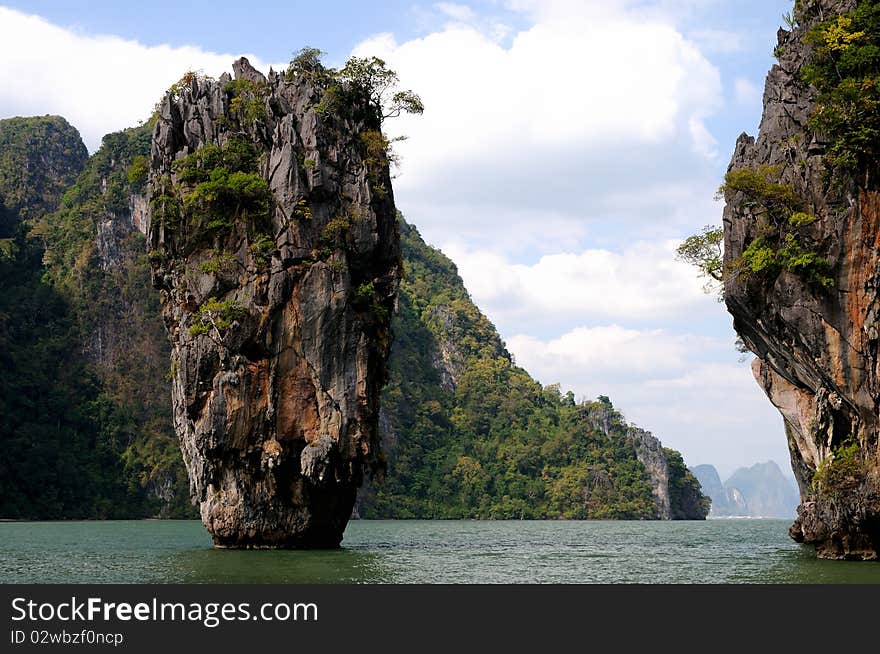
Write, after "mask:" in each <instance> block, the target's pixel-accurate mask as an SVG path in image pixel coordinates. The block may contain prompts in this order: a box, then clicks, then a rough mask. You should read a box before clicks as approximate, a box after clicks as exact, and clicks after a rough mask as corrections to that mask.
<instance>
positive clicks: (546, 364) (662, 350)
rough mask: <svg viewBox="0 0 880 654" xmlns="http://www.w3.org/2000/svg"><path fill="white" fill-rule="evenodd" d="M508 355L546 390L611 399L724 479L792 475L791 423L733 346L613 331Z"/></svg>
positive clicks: (519, 345) (517, 340)
mask: <svg viewBox="0 0 880 654" xmlns="http://www.w3.org/2000/svg"><path fill="white" fill-rule="evenodd" d="M507 345H508V347H509V349H510V350H511V352H512V353H513V354H514V356H515V358H516V362H517V364H519V365H521V366H523V367H524V368H526V369H527V370H529V371H530V372H531V373H532V374H533V375H535V376H536V377H537V378H538V379H540V380H541V381H542V382H544V383H560V384H561V385H562V388H563V389H571V390H573V391H574V392H575V394H576V395H577V396H578V397H582V398H588V399H592V398H595V397H597V396H598V395H608V396H610V397H611V399H612V401H613V402H614V404H615V406H616V407H617V408H618V409H619V410H621V412H622V413H623V414H624V415H625V416H626V417H627V419H628V420H630V421H632V422H634V423H636V424H638V425H640V426H642V427H645V428H646V429H649V430H650V431H652V432H653V433H654V434H655V435H656V436H657V437H658V438H660V439H661V440H662V441H663V443H664V445H666V446H668V447H673V448H675V449H678V450H680V451H681V452H682V453H683V454H684V455H685V460H686V461H687V463H688V465H697V464H700V463H712V464H714V465H715V466H716V467H717V468H718V469H719V471H720V472H721V475H722V476H726V475H729V474H730V473H731V472H733V470H734V469H735V468H737V467H740V466H746V465H752V464H753V463H754V462H755V461H757V460H765V459H773V460H775V461H777V462H778V463H779V464H780V465H781V466H782V467H783V468H785V467H786V466H787V465H788V451H787V447H786V443H785V434H784V431H783V429H782V420H781V418H780V417H779V414H778V412H777V411H776V410H775V409H773V407H772V406H771V405H770V403H769V402H768V401H767V398H766V397H765V396H764V394H763V392H762V391H761V390H760V389H759V387H758V385H757V384H756V383H755V380H754V379H753V377H752V375H751V371H750V369H749V366H748V365H745V364H737V363H735V362H734V360H735V357H736V354H735V352H733V344H732V342H729V341H725V340H723V339H713V338H705V337H698V336H693V335H688V334H676V333H672V332H668V331H664V330H644V331H640V330H633V329H625V328H623V327H619V326H617V325H613V326H603V327H593V328H578V329H575V330H573V331H571V332H568V333H566V334H563V335H562V336H560V337H559V338H555V339H550V340H547V341H542V340H540V339H536V338H534V337H532V336H514V337H513V338H510V339H508V341H507Z"/></svg>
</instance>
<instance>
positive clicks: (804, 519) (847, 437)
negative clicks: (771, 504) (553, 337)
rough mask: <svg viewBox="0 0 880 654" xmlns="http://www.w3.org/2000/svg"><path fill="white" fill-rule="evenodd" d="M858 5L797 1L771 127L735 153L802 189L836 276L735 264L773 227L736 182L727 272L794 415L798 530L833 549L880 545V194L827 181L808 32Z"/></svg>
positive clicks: (806, 230) (774, 87) (745, 333)
mask: <svg viewBox="0 0 880 654" xmlns="http://www.w3.org/2000/svg"><path fill="white" fill-rule="evenodd" d="M856 4H857V3H856V2H854V1H849V0H823V1H814V2H810V3H804V2H801V3H797V7H796V12H795V19H796V23H797V25H796V27H795V28H794V29H793V30H792V31H790V32H788V31H784V30H781V31H780V33H779V48H778V49H777V54H778V55H779V65H776V66H774V67H773V69H772V70H771V71H770V74H769V76H768V78H767V85H766V90H765V94H764V115H763V118H762V121H761V127H760V133H759V137H758V139H757V140H755V139H753V138H751V137H748V136H745V135H743V136H741V137H740V139H739V140H738V142H737V145H736V151H735V153H734V155H733V160H732V162H731V170H734V171H736V170H746V169H751V170H756V169H758V167H759V166H761V165H770V166H773V167H774V168H773V169H765V170H773V171H774V173H775V175H776V177H777V179H776V180H775V181H776V183H779V184H783V185H785V186H786V187H787V188H790V189H792V190H793V191H794V193H795V194H796V195H797V196H798V197H799V198H801V199H802V200H803V203H804V205H805V208H804V210H805V211H806V212H807V213H808V214H811V216H813V217H814V218H815V219H814V220H812V219H811V220H809V221H802V223H803V226H802V227H800V228H799V229H800V233H799V236H798V237H797V238H798V239H800V242H802V243H808V244H809V247H810V248H811V249H812V250H813V251H815V252H817V253H819V254H821V256H822V257H823V258H824V260H825V261H826V262H827V265H826V266H825V272H824V273H823V275H824V276H825V277H826V279H825V280H824V283H822V284H817V283H816V280H815V278H814V279H812V280H811V279H810V278H809V276H808V275H805V274H803V270H800V271H799V270H798V269H797V267H796V266H794V267H791V266H790V267H789V268H783V269H782V270H780V271H778V274H777V275H774V276H773V277H772V278H768V277H766V276H759V275H746V274H736V273H737V271H738V270H739V268H740V267H741V262H742V256H743V253H744V252H746V251H747V250H748V248H749V246H750V245H751V244H753V243H754V242H755V241H756V240H757V239H759V238H761V237H762V233H766V232H762V230H766V227H767V225H766V222H767V220H766V215H762V213H766V212H762V211H761V210H760V209H759V208H758V207H756V204H755V203H754V202H753V201H751V200H750V198H749V197H748V194H747V193H743V192H733V191H731V190H730V189H729V190H728V194H727V195H728V197H727V200H728V204H727V207H726V209H725V211H724V232H725V250H726V251H725V263H726V265H727V266H728V269H729V270H732V271H734V274H728V275H727V276H726V277H727V279H726V282H725V300H726V303H727V307H728V309H729V311H730V312H731V314H733V316H734V327H735V329H736V331H737V332H738V333H739V334H740V335H741V336H742V338H743V340H744V342H745V343H746V345H747V346H748V347H749V348H750V349H751V350H752V351H753V352H754V353H755V354H756V355H757V357H758V358H757V359H756V361H755V362H754V364H753V371H754V374H755V377H756V379H757V380H758V383H759V384H760V385H761V386H762V387H763V389H764V390H765V391H766V393H767V395H768V397H769V398H770V400H771V401H772V402H773V404H774V405H775V406H776V407H777V408H778V409H779V410H780V412H781V413H782V416H783V418H784V424H785V431H786V434H787V437H788V443H789V449H790V452H791V458H792V467H793V470H794V473H795V476H796V478H797V480H798V484H799V486H800V493H801V506H800V507H799V509H798V518H797V521H796V522H795V524H794V525H793V526H792V528H791V535H792V537H793V538H794V539H795V540H798V541H802V542H807V543H813V544H815V545H816V549H817V553H818V555H819V556H822V557H827V558H843V557H847V558H876V557H877V556H878V552H880V457H878V449H877V448H878V402H880V385H878V364H880V359H878V352H877V345H878V338H880V332H878V329H877V315H878V310H880V304H878V297H877V288H878V283H880V247H878V246H880V194H878V193H877V192H876V191H875V190H872V189H870V188H864V186H863V185H862V184H861V182H860V180H858V179H848V180H840V179H838V180H837V181H832V182H829V181H828V178H827V176H826V175H825V156H826V154H827V152H826V150H827V141H826V139H825V138H824V137H823V136H822V135H821V134H816V133H814V132H813V131H812V130H811V129H810V127H809V125H808V120H809V119H810V117H811V116H812V115H813V112H814V111H815V109H816V99H817V91H816V89H815V88H813V87H811V86H809V85H807V84H806V83H805V82H803V81H802V73H803V68H804V65H805V64H807V63H808V62H809V61H810V59H811V57H812V56H813V55H812V49H811V46H810V45H809V44H807V43H805V41H804V36H805V34H806V33H807V32H808V31H809V30H810V29H811V28H812V27H814V26H815V25H817V24H819V23H821V22H822V21H824V20H827V19H829V18H833V17H834V16H836V15H838V14H841V13H845V12H848V11H852V10H853V9H854V8H855V7H856ZM776 188H777V190H778V189H779V188H781V187H776ZM792 224H794V219H792ZM805 247H806V246H805Z"/></svg>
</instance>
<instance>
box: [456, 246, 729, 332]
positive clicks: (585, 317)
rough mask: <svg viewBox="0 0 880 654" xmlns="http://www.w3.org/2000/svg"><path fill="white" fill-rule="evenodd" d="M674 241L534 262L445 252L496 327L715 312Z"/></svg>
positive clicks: (488, 254) (560, 255)
mask: <svg viewBox="0 0 880 654" xmlns="http://www.w3.org/2000/svg"><path fill="white" fill-rule="evenodd" d="M674 247H675V243H674V242H665V243H659V244H657V243H647V242H637V243H634V244H633V245H631V246H630V247H628V248H626V249H625V250H624V251H623V252H620V253H618V252H612V251H610V250H605V249H591V250H586V251H583V252H579V253H565V252H563V253H556V254H548V255H544V256H542V257H540V258H539V259H538V260H537V261H536V262H534V263H532V264H524V263H516V262H512V261H510V260H509V259H508V258H507V257H505V256H504V255H503V254H499V253H495V252H491V251H486V250H480V251H470V250H467V249H465V248H462V247H460V246H456V245H455V244H450V245H447V246H445V247H444V250H445V251H446V252H448V253H449V254H450V256H451V257H452V259H453V261H455V262H456V263H457V264H458V268H459V272H460V273H461V276H462V278H463V279H464V280H465V282H466V284H467V286H468V289H469V290H470V292H471V294H472V295H473V297H474V299H475V301H476V302H477V305H478V306H480V307H481V308H483V310H484V311H486V313H487V314H488V315H489V316H490V317H491V318H492V319H493V320H495V321H496V322H498V323H499V324H501V325H502V327H506V326H512V325H517V326H518V327H519V329H522V330H526V329H539V328H541V327H542V326H548V325H553V324H572V323H575V324H577V323H580V324H584V323H588V322H589V321H592V320H596V319H600V320H603V319H611V320H615V321H623V322H627V323H633V322H643V321H645V320H648V321H658V320H663V319H666V320H669V319H674V318H676V317H677V316H680V315H682V314H684V313H690V314H692V315H695V314H698V313H700V312H701V311H705V310H707V309H708V310H711V311H717V308H716V307H715V306H714V305H715V304H716V303H715V302H714V300H713V299H712V298H709V297H707V296H706V295H705V294H704V293H703V291H702V283H701V281H700V280H699V279H698V278H697V277H696V276H695V275H694V272H693V270H692V269H691V268H690V267H689V266H688V265H686V264H683V263H680V262H678V261H676V260H675V257H674Z"/></svg>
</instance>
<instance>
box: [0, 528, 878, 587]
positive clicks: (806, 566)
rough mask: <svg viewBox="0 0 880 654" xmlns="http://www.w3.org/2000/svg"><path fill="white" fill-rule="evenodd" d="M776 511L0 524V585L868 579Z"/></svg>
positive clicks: (867, 567) (873, 571) (863, 568)
mask: <svg viewBox="0 0 880 654" xmlns="http://www.w3.org/2000/svg"><path fill="white" fill-rule="evenodd" d="M788 524H789V523H788V522H787V521H779V520H709V521H705V522H558V521H553V522H551V521H547V522H520V521H510V522H490V521H415V520H413V521H353V522H351V523H350V524H349V526H348V529H347V530H346V532H345V539H344V541H343V543H342V548H341V549H339V550H334V551H252V552H249V551H232V550H214V549H212V547H211V540H210V538H209V537H208V534H207V533H206V531H205V529H204V528H203V527H202V525H201V523H199V522H190V521H131V522H7V523H0V581H2V582H4V583H65V582H70V583H128V582H131V583H332V584H338V583H342V584H352V583H354V584H362V583H395V584H396V583H455V584H458V583H464V584H467V583H490V584H494V583H649V584H650V583H685V584H690V583H730V584H742V583H771V584H777V583H783V584H787V583H880V563H855V562H839V561H819V560H817V559H816V558H815V555H814V553H813V551H812V548H810V547H806V546H802V545H798V544H796V543H794V542H792V541H791V540H789V538H788V535H787V529H788Z"/></svg>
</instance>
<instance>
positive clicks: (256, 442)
mask: <svg viewBox="0 0 880 654" xmlns="http://www.w3.org/2000/svg"><path fill="white" fill-rule="evenodd" d="M233 70H234V73H235V78H234V79H231V78H230V77H229V76H228V75H224V76H223V77H222V78H221V79H220V80H213V79H210V78H204V77H200V76H197V75H194V74H187V76H185V77H184V78H183V79H182V80H181V82H180V83H178V84H177V85H175V86H174V87H172V89H171V90H170V92H169V93H168V94H167V95H166V97H165V99H164V100H163V102H162V103H161V105H160V107H159V112H158V118H157V121H156V125H155V129H154V134H153V150H152V155H151V161H150V174H149V192H148V199H149V202H150V210H151V214H152V216H151V219H150V231H149V247H150V257H151V262H152V267H153V277H154V284H155V285H156V287H157V288H158V289H159V290H160V291H161V294H162V299H163V316H164V320H165V325H166V327H167V330H168V333H169V336H170V339H171V343H172V349H173V352H172V372H173V403H174V418H175V428H176V430H177V433H178V436H179V438H180V442H181V447H182V450H183V454H184V460H185V462H186V465H187V469H188V472H189V477H190V484H191V491H192V496H193V500H194V501H195V502H198V503H199V506H200V512H201V516H202V520H203V522H204V523H205V525H206V526H207V528H208V530H209V531H210V532H211V534H212V535H213V538H214V542H215V544H216V545H218V546H224V547H333V546H336V545H338V544H339V542H340V540H341V538H342V532H343V530H344V528H345V525H346V522H347V520H348V517H349V515H350V514H351V510H352V505H353V503H354V499H355V493H356V490H357V488H358V486H359V485H360V484H361V482H362V478H363V473H364V470H365V469H367V468H377V467H380V466H381V461H382V459H381V456H380V452H379V437H378V433H377V421H378V412H379V406H378V404H379V392H380V390H381V387H382V385H383V384H384V382H385V376H386V360H387V357H388V353H389V348H390V344H391V333H390V329H389V323H390V318H391V314H392V312H393V309H394V303H395V298H396V293H397V287H398V280H399V275H400V247H399V235H398V231H397V222H396V210H395V207H394V199H393V195H392V191H391V180H390V175H389V171H388V159H387V156H386V152H385V145H387V143H386V142H385V141H384V139H383V138H382V137H381V117H380V116H379V115H377V112H376V110H375V108H374V107H373V105H372V104H371V103H370V101H369V98H367V97H365V95H364V94H363V93H359V92H358V90H357V89H352V88H348V87H346V86H345V85H344V84H340V83H338V82H337V81H336V80H334V79H332V77H330V75H329V74H328V73H325V72H323V71H320V70H319V71H313V72H312V73H310V74H305V73H299V74H297V73H293V72H289V73H287V74H272V75H270V77H269V78H268V79H267V78H266V77H265V76H263V75H262V74H261V73H260V72H258V71H256V70H255V69H254V68H253V67H252V66H251V65H250V63H249V62H248V61H247V60H246V59H244V58H242V59H239V60H238V61H236V62H235V63H234V64H233Z"/></svg>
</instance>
